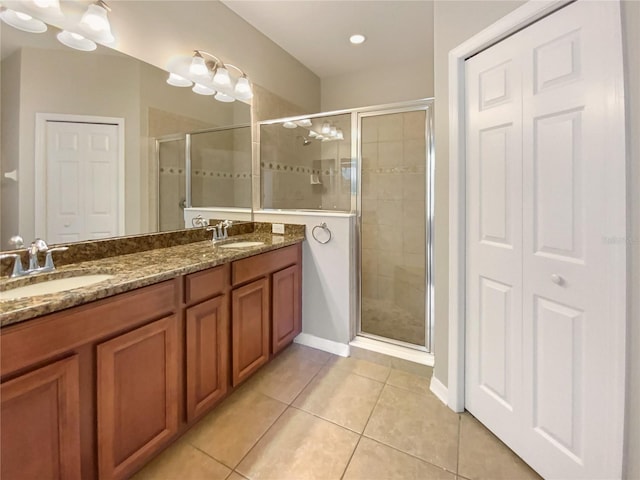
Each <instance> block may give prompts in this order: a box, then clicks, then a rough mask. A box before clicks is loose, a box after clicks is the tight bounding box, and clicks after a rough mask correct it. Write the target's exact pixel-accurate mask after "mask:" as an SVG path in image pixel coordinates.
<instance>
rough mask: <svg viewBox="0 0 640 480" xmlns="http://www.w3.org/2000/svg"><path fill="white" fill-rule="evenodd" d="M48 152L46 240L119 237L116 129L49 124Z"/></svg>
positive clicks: (64, 241)
mask: <svg viewBox="0 0 640 480" xmlns="http://www.w3.org/2000/svg"><path fill="white" fill-rule="evenodd" d="M46 147H47V148H46V157H47V187H46V210H47V232H46V237H45V238H46V240H47V241H48V242H50V243H66V242H77V241H80V240H94V239H99V238H106V237H112V236H115V235H118V233H119V230H118V228H119V218H118V215H119V207H120V201H121V199H120V197H119V187H118V180H119V175H118V165H119V162H118V155H119V153H118V152H119V149H118V126H117V125H111V124H99V123H75V122H58V121H48V122H47V131H46Z"/></svg>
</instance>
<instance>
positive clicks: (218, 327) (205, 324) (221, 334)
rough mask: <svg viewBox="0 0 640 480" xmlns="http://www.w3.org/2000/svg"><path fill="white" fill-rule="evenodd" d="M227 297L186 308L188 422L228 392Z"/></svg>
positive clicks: (222, 296) (216, 298)
mask: <svg viewBox="0 0 640 480" xmlns="http://www.w3.org/2000/svg"><path fill="white" fill-rule="evenodd" d="M227 310H228V306H227V296H226V295H220V296H218V297H215V298H212V299H211V300H207V301H206V302H203V303H200V304H198V305H195V306H193V307H191V308H189V309H187V343H186V346H187V351H186V357H187V421H189V422H191V421H192V420H193V419H195V418H197V417H198V416H200V415H201V414H202V413H204V412H205V411H207V410H209V409H210V408H211V407H212V406H213V405H215V404H216V403H217V402H218V401H219V400H220V399H221V398H222V397H224V395H225V394H226V393H227V389H228V383H229V375H228V371H229V320H228V314H227Z"/></svg>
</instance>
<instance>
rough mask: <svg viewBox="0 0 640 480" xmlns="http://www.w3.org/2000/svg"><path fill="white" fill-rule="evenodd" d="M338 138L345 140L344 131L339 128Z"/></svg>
mask: <svg viewBox="0 0 640 480" xmlns="http://www.w3.org/2000/svg"><path fill="white" fill-rule="evenodd" d="M336 138H337V139H338V140H344V133H342V130H340V129H338V131H337V132H336Z"/></svg>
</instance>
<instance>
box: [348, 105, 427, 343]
mask: <svg viewBox="0 0 640 480" xmlns="http://www.w3.org/2000/svg"><path fill="white" fill-rule="evenodd" d="M427 115H428V111H427V109H425V108H422V109H420V110H414V111H397V112H393V113H387V112H371V113H362V114H360V116H359V117H360V158H361V177H360V178H361V185H360V198H359V224H360V266H361V290H360V292H361V295H360V299H361V304H360V331H359V334H360V335H363V336H370V337H373V338H379V339H382V340H386V341H391V342H392V343H399V344H403V345H407V346H412V347H415V348H420V349H427V350H428V349H429V335H428V333H429V331H428V330H429V329H428V328H427V327H428V323H429V322H428V288H429V287H428V285H429V282H428V281H427V280H428V274H429V272H428V270H427V264H428V263H427V260H428V258H427V254H428V251H429V245H428V231H427V218H428V217H429V215H428V205H429V201H428V200H429V198H428V195H429V194H430V193H431V192H430V191H428V188H427V187H428V181H427V180H428V177H429V175H428V161H427V160H428V156H427V151H428V150H427V149H428V146H429V145H428V144H427V123H428V118H427ZM429 190H430V189H429Z"/></svg>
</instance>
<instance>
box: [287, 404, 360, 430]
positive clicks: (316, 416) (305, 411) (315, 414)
mask: <svg viewBox="0 0 640 480" xmlns="http://www.w3.org/2000/svg"><path fill="white" fill-rule="evenodd" d="M289 406H290V407H291V408H294V409H296V410H298V411H300V412H302V413H306V414H308V415H311V416H312V417H315V418H318V419H320V420H324V421H325V422H328V423H330V424H331V425H335V426H336V427H340V428H343V429H345V430H347V431H349V432H351V433H355V434H356V435H362V432H358V431H356V430H354V429H353V428H349V427H347V426H345V425H340V424H339V423H337V422H335V421H333V420H330V419H328V418H325V417H322V416H320V415H318V414H317V413H313V412H310V411H308V410H305V409H304V408H302V407H298V406H296V405H293V404H291V405H289ZM363 431H364V430H363Z"/></svg>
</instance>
